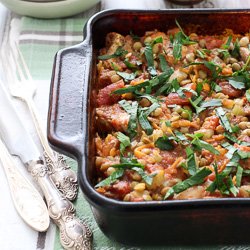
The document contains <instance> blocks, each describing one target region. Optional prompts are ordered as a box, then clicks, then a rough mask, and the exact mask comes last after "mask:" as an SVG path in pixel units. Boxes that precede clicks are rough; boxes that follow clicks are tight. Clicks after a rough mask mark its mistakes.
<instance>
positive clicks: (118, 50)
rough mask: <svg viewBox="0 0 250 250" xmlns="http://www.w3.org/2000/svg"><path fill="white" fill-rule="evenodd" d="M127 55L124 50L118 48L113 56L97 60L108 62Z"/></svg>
mask: <svg viewBox="0 0 250 250" xmlns="http://www.w3.org/2000/svg"><path fill="white" fill-rule="evenodd" d="M127 53H128V51H126V50H124V49H123V48H122V47H118V48H117V50H116V51H115V53H114V54H111V55H102V56H98V59H99V60H108V59H111V58H116V57H120V56H124V55H126V54H127Z"/></svg>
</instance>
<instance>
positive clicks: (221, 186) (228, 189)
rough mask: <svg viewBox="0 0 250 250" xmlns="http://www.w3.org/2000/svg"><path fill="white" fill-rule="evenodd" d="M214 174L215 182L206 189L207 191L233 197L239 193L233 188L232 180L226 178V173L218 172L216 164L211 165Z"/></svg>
mask: <svg viewBox="0 0 250 250" xmlns="http://www.w3.org/2000/svg"><path fill="white" fill-rule="evenodd" d="M213 167H214V172H215V180H214V181H213V182H212V183H211V184H210V186H209V187H208V188H207V191H209V192H211V193H214V192H215V191H216V190H219V191H220V193H221V194H224V195H229V194H230V193H232V194H233V195H234V196H236V195H237V193H238V192H239V191H238V189H237V188H236V187H235V186H234V184H233V181H232V178H231V177H230V176H228V172H227V171H222V172H221V173H219V172H218V166H217V164H216V163H214V164H213Z"/></svg>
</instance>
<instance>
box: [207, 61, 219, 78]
mask: <svg viewBox="0 0 250 250" xmlns="http://www.w3.org/2000/svg"><path fill="white" fill-rule="evenodd" d="M203 64H204V66H205V67H206V68H208V69H209V70H210V71H211V73H212V78H213V79H216V78H217V77H218V75H219V73H220V72H221V70H222V68H221V67H220V66H219V65H217V64H215V63H213V62H208V61H205V62H204V63H203Z"/></svg>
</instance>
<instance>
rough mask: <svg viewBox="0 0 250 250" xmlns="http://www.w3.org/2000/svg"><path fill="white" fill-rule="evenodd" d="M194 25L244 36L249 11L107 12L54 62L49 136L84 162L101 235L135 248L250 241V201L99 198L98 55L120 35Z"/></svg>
mask: <svg viewBox="0 0 250 250" xmlns="http://www.w3.org/2000/svg"><path fill="white" fill-rule="evenodd" d="M175 19H178V21H179V23H181V24H182V25H183V27H184V28H185V27H187V26H188V25H189V24H195V25H197V27H198V29H197V30H196V32H198V33H201V34H215V33H216V34H218V33H221V32H222V31H223V30H224V29H225V28H231V29H233V30H234V32H235V33H242V34H244V33H245V32H247V31H248V30H249V24H250V10H218V9H217V10H215V9H213V10H211V9H208V10H203V9H202V10H201V9H189V10H158V11H156V10H155V11H153V10H152V11H143V10H109V11H104V12H100V13H98V14H96V15H95V16H93V17H92V18H91V19H90V20H89V21H88V23H87V25H86V26H85V29H84V41H83V42H82V43H81V44H79V45H76V46H73V47H70V48H67V49H63V50H60V51H59V52H58V53H57V55H56V57H55V62H54V68H53V75H52V84H51V94H50V105H49V115H48V139H49V142H50V143H51V145H52V146H53V147H54V148H55V149H56V150H58V151H60V152H62V153H64V154H66V155H69V156H73V157H74V158H75V159H77V161H78V164H79V171H78V172H79V181H80V186H81V188H82V191H83V193H84V195H85V197H86V199H87V201H88V202H89V203H90V206H91V208H92V211H93V214H94V217H95V219H96V221H97V223H98V225H99V227H100V228H101V230H102V231H103V232H104V233H105V234H106V235H107V236H108V237H110V238H111V239H114V240H116V241H118V242H121V243H125V244H130V245H131V244H132V245H142V244H143V245H157V244H160V245H164V244H165V246H166V245H168V246H171V245H175V246H177V245H183V244H186V245H199V246H201V245H207V244H213V245H214V244H245V243H249V242H250V237H249V234H248V231H249V226H250V199H246V198H244V199H243V198H237V199H236V198H224V199H221V198H220V199H206V200H173V201H160V202H159V201H152V202H133V203H130V202H123V201H117V200H112V199H109V198H106V197H104V196H102V195H100V194H98V193H97V192H96V191H95V190H94V188H93V186H94V185H95V179H96V176H95V171H94V169H95V167H94V155H95V147H94V143H93V137H94V134H95V130H96V124H95V119H94V116H95V113H94V110H95V98H94V96H95V85H96V84H95V80H96V77H95V76H96V58H97V53H98V50H99V49H100V48H102V47H104V42H105V36H106V34H107V33H108V32H111V31H115V32H119V33H121V34H128V33H129V32H130V31H131V30H133V32H136V34H138V35H142V34H143V33H144V32H145V31H149V30H153V29H158V30H163V31H166V30H167V29H169V28H172V27H174V26H175Z"/></svg>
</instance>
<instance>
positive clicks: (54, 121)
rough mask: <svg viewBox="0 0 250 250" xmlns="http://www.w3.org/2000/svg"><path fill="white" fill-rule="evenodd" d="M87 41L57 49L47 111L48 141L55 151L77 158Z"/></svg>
mask: <svg viewBox="0 0 250 250" xmlns="http://www.w3.org/2000/svg"><path fill="white" fill-rule="evenodd" d="M91 55H92V46H91V45H89V44H88V43H87V42H86V41H84V42H83V43H81V44H78V45H76V46H73V47H70V48H66V49H63V50H60V51H58V52H57V54H56V56H55V60H54V67H53V72H52V80H51V87H50V99H49V110H48V124H47V135H48V141H49V143H50V144H51V146H52V147H53V148H55V150H57V151H60V152H62V153H64V154H66V155H69V156H71V157H72V156H73V157H76V158H79V156H80V155H81V154H82V153H83V152H84V144H85V143H84V141H85V134H84V128H85V125H86V122H87V121H86V118H85V115H86V110H85V111H84V109H85V108H86V103H87V95H88V82H89V77H90V74H89V72H90V67H91V58H92V56H91Z"/></svg>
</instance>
